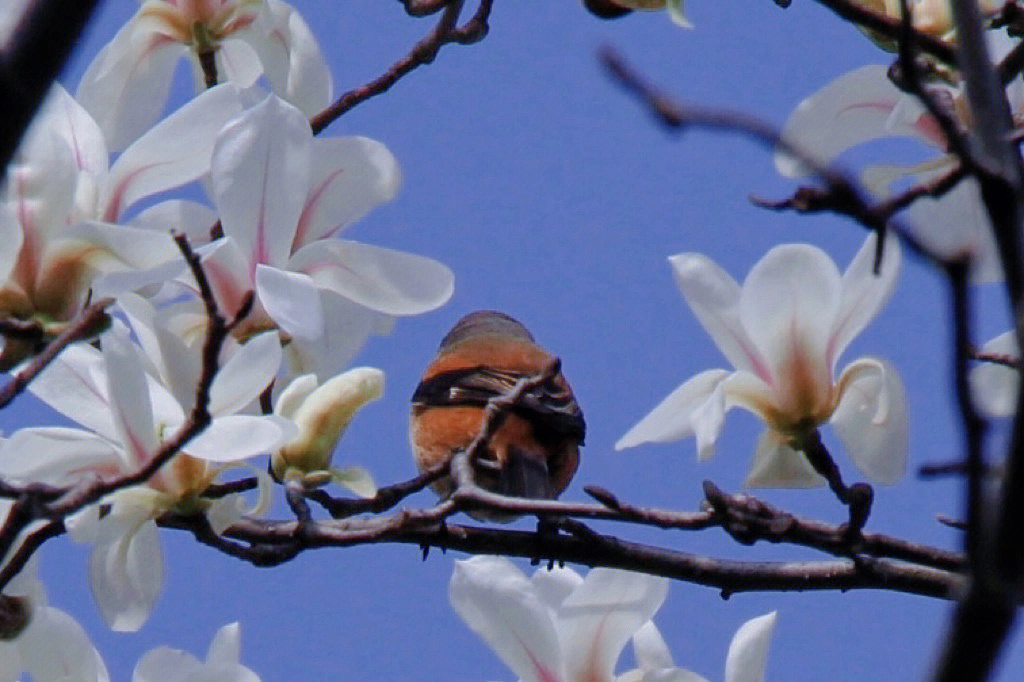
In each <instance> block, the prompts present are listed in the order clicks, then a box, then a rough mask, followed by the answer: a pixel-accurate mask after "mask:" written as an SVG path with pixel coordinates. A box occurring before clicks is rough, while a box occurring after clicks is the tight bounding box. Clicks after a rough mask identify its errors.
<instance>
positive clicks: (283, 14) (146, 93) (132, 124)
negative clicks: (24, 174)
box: [77, 0, 332, 151]
mask: <svg viewBox="0 0 1024 682" xmlns="http://www.w3.org/2000/svg"><path fill="white" fill-rule="evenodd" d="M203 52H212V53H213V54H214V57H215V62H216V66H217V75H218V78H219V80H220V81H221V82H224V81H230V82H232V83H234V84H236V85H237V86H238V87H240V88H248V87H250V86H252V85H253V84H254V83H255V82H256V80H257V79H258V78H259V77H260V75H262V74H266V76H267V79H268V80H269V81H270V85H271V87H272V88H273V90H274V92H275V93H277V94H278V95H280V96H281V97H283V98H285V99H286V100H288V101H289V102H291V103H292V104H294V105H295V106H297V107H298V108H299V109H301V110H302V111H303V112H304V113H305V114H307V115H312V114H314V113H316V112H318V111H320V110H321V109H323V108H324V107H325V106H327V104H328V103H329V102H330V101H331V94H332V93H331V75H330V72H329V71H328V69H327V63H326V61H325V60H324V57H323V55H322V54H321V52H320V47H319V45H317V42H316V39H315V38H314V37H313V33H312V31H310V29H309V26H308V25H307V24H306V22H305V21H304V20H303V19H302V17H301V16H300V15H299V13H298V12H296V11H295V10H294V9H293V8H292V7H291V6H290V5H289V4H287V3H285V2H281V0H143V2H142V3H141V7H140V8H139V11H138V12H137V13H136V14H135V15H134V16H133V17H132V18H131V19H130V20H129V21H128V23H127V24H125V26H124V27H123V28H122V29H121V30H120V31H118V33H117V35H115V36H114V38H113V39H112V40H111V41H110V43H109V44H108V45H107V46H106V47H104V48H103V50H101V51H100V53H99V54H98V55H96V58H95V59H94V60H93V61H92V63H91V64H90V65H89V67H88V69H86V72H85V75H84V76H83V77H82V82H81V83H80V85H79V87H78V92H77V97H78V99H79V101H81V102H82V105H83V106H84V107H85V108H86V109H87V110H88V111H89V112H90V113H91V114H92V115H93V116H94V117H95V118H96V120H97V121H98V122H99V124H100V127H101V128H102V129H103V132H104V133H105V134H106V135H107V139H108V142H109V144H110V146H111V148H112V149H113V150H115V151H116V150H120V149H123V148H124V147H126V146H127V145H128V144H130V143H131V142H132V140H134V139H135V138H137V137H138V136H139V135H141V134H142V133H143V132H145V131H146V130H147V129H148V128H149V127H150V126H151V125H152V124H153V121H155V120H156V119H157V117H158V116H159V115H160V113H161V112H162V111H163V109H164V106H165V105H166V103H167V97H168V94H169V91H170V87H171V83H172V81H173V78H172V76H173V74H174V69H175V67H176V65H177V63H178V61H179V60H180V59H181V58H182V57H185V56H188V57H190V62H191V64H192V67H193V73H194V74H195V76H196V84H197V87H198V88H200V89H201V88H202V87H203V84H204V79H203V73H202V70H201V68H200V64H199V56H198V55H199V54H200V53H203Z"/></svg>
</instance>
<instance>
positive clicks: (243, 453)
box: [184, 414, 298, 462]
mask: <svg viewBox="0 0 1024 682" xmlns="http://www.w3.org/2000/svg"><path fill="white" fill-rule="evenodd" d="M296 435H298V429H296V427H295V425H294V424H293V423H291V422H290V421H289V420H287V419H281V418H280V417H276V416H274V415H260V416H253V415H244V414H234V415H228V416H224V417H216V418H214V420H213V421H212V422H211V423H210V425H209V426H208V427H206V429H204V430H203V431H202V432H201V433H200V434H199V435H198V436H196V437H195V438H193V439H192V440H191V441H189V442H188V444H187V445H186V446H185V448H184V450H185V452H187V453H188V454H190V455H192V456H193V457H198V458H199V459H204V460H206V461H207V462H237V461H240V460H243V459H248V458H249V457H255V456H256V455H260V454H264V453H267V452H270V451H271V450H275V449H277V448H278V447H280V446H281V444H283V443H285V442H287V441H289V440H291V439H293V438H295V436H296Z"/></svg>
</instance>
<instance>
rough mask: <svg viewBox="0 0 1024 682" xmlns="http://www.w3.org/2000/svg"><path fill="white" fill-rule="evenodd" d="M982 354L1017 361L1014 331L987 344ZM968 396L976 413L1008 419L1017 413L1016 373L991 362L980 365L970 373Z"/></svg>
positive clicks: (1017, 383) (1017, 385) (1013, 369)
mask: <svg viewBox="0 0 1024 682" xmlns="http://www.w3.org/2000/svg"><path fill="white" fill-rule="evenodd" d="M981 352H982V353H990V354H995V355H1003V356H1006V357H1008V358H1012V359H1014V360H1017V359H1019V358H1020V349H1018V348H1017V338H1016V335H1015V334H1014V332H1012V331H1008V332H1005V333H1003V334H1000V335H999V336H997V337H995V338H994V339H992V340H990V341H988V342H987V343H986V344H985V345H984V346H982V347H981ZM969 379H970V385H971V397H972V398H973V400H974V404H975V405H976V406H977V408H978V410H980V411H981V412H984V413H985V414H987V415H989V416H990V417H1010V416H1012V415H1013V414H1014V413H1015V412H1016V411H1017V391H1018V388H1019V386H1020V372H1019V370H1017V369H1015V368H1013V367H1007V366H1006V365H1000V364H997V363H994V362H982V363H980V364H978V365H977V366H975V367H974V369H972V370H971V373H970V376H969Z"/></svg>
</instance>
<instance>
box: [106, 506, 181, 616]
mask: <svg viewBox="0 0 1024 682" xmlns="http://www.w3.org/2000/svg"><path fill="white" fill-rule="evenodd" d="M102 526H103V527H102V529H101V531H100V534H99V538H98V539H97V541H96V544H95V546H94V547H93V550H92V554H91V556H90V558H89V576H90V581H91V585H92V593H93V597H94V598H95V599H96V603H97V605H98V606H99V607H100V612H101V613H102V614H103V618H104V619H105V620H106V621H107V625H109V626H110V628H111V629H112V630H114V631H115V632H135V631H136V630H138V629H139V628H140V627H142V624H143V623H145V622H146V619H148V618H149V613H150V611H152V610H153V604H154V603H155V602H156V598H157V597H158V596H159V595H160V591H161V589H162V588H163V582H164V577H163V570H164V569H163V552H162V550H161V548H160V536H159V534H158V531H157V528H156V524H155V523H153V522H152V521H150V520H148V519H139V518H136V517H133V516H129V517H126V518H119V517H107V518H106V519H104V521H103V522H102Z"/></svg>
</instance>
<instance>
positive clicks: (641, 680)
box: [615, 668, 708, 682]
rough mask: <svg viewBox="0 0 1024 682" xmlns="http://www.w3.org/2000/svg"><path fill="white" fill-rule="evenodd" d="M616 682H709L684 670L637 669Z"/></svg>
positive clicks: (624, 674) (621, 676)
mask: <svg viewBox="0 0 1024 682" xmlns="http://www.w3.org/2000/svg"><path fill="white" fill-rule="evenodd" d="M615 682H708V679H707V678H706V677H702V676H700V675H698V674H697V673H694V672H690V671H689V670H685V669H683V668H668V669H663V670H647V671H645V670H640V669H636V670H630V671H629V672H627V673H623V674H622V675H620V676H619V677H616V678H615Z"/></svg>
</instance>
